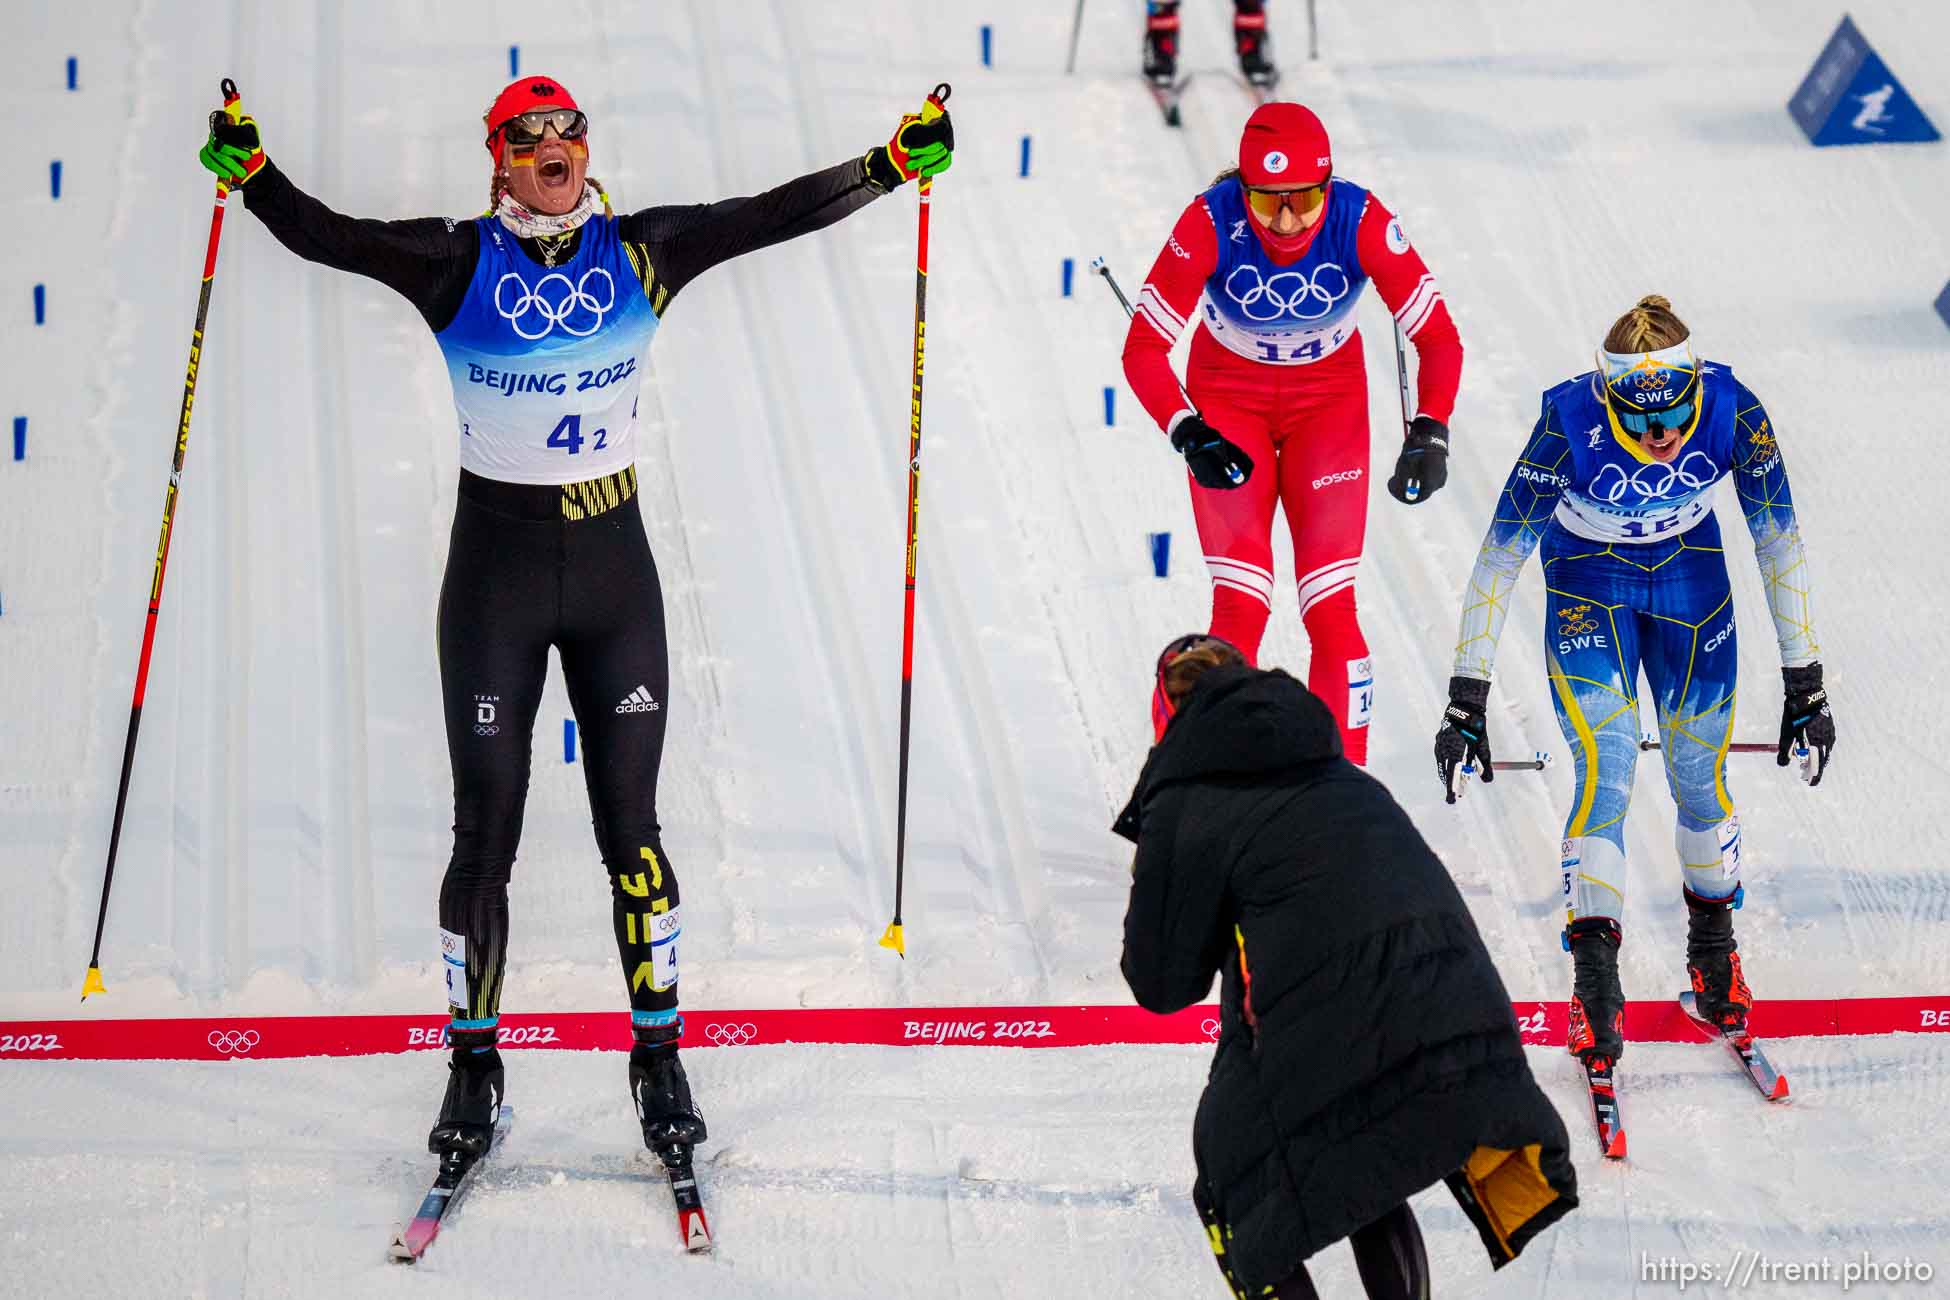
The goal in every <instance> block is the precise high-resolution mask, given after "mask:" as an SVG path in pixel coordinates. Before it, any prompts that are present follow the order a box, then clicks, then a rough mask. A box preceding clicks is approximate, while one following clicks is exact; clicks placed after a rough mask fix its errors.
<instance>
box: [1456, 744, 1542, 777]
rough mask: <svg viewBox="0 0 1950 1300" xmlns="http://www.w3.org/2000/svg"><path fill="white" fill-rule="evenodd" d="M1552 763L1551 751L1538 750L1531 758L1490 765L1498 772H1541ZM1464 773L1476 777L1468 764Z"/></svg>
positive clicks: (1500, 761) (1496, 761) (1506, 760)
mask: <svg viewBox="0 0 1950 1300" xmlns="http://www.w3.org/2000/svg"><path fill="white" fill-rule="evenodd" d="M1551 761H1552V759H1551V753H1550V751H1549V750H1547V749H1538V750H1532V751H1531V754H1530V757H1529V758H1499V759H1497V760H1495V761H1494V762H1492V763H1491V764H1490V768H1491V770H1492V771H1497V772H1541V771H1543V770H1544V769H1545V768H1547V767H1549V766H1550V765H1551ZM1463 772H1464V773H1465V774H1467V775H1472V776H1473V775H1474V773H1473V772H1471V770H1470V767H1469V765H1467V764H1465V765H1464V767H1463Z"/></svg>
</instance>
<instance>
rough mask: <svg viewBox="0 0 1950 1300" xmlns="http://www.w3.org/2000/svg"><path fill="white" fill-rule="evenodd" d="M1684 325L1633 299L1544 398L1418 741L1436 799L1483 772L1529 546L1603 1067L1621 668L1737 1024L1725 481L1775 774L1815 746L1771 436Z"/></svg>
mask: <svg viewBox="0 0 1950 1300" xmlns="http://www.w3.org/2000/svg"><path fill="white" fill-rule="evenodd" d="M1690 338H1691V332H1690V331H1689V330H1688V329H1687V327H1686V325H1685V323H1684V322H1682V321H1681V320H1680V319H1679V318H1678V317H1677V316H1675V315H1674V314H1673V312H1672V304H1671V303H1669V302H1667V300H1666V299H1664V298H1662V297H1660V296H1658V295H1657V294H1653V295H1649V296H1647V297H1645V298H1642V299H1640V300H1639V302H1638V304H1637V305H1636V306H1634V307H1633V308H1632V309H1631V310H1630V311H1628V312H1626V313H1625V314H1624V315H1623V316H1621V317H1619V318H1618V320H1617V322H1616V323H1614V324H1613V325H1612V327H1611V330H1610V332H1608V333H1607V334H1606V335H1605V340H1604V346H1603V349H1602V350H1601V351H1600V352H1599V354H1598V357H1597V362H1598V367H1597V369H1595V370H1589V371H1586V372H1585V373H1583V374H1580V375H1577V376H1574V377H1573V378H1571V379H1567V380H1565V381H1564V382H1563V383H1561V384H1558V385H1557V386H1556V387H1554V388H1551V389H1549V390H1548V391H1546V392H1545V393H1544V397H1543V410H1542V413H1541V414H1540V415H1539V416H1538V417H1537V424H1536V426H1535V428H1534V429H1532V431H1531V435H1530V440H1529V441H1528V442H1527V443H1526V444H1525V446H1524V449H1523V451H1522V453H1521V454H1519V455H1518V457H1517V463H1516V465H1515V466H1514V467H1513V468H1512V469H1511V471H1510V477H1509V479H1508V480H1507V481H1506V482H1505V484H1504V487H1503V494H1502V496H1501V497H1500V498H1498V501H1497V508H1496V514H1495V517H1494V518H1493V519H1492V520H1491V523H1490V527H1489V531H1488V533H1487V534H1485V536H1484V538H1483V545H1482V549H1481V551H1480V552H1479V553H1478V555H1477V559H1476V567H1475V569H1474V570H1473V571H1472V572H1471V574H1470V577H1469V587H1468V590H1467V592H1466V594H1465V596H1464V601H1463V612H1462V624H1461V627H1460V629H1459V630H1458V632H1457V634H1456V659H1455V676H1453V677H1452V678H1450V681H1449V706H1448V709H1447V711H1446V712H1445V713H1444V715H1443V720H1442V725H1441V727H1440V729H1439V730H1438V731H1437V733H1436V740H1435V757H1436V767H1437V771H1438V775H1439V776H1440V777H1441V779H1442V782H1443V786H1444V790H1445V792H1446V797H1447V799H1448V801H1449V802H1450V803H1454V802H1455V801H1456V797H1457V795H1458V794H1460V793H1461V791H1462V788H1463V782H1464V776H1465V771H1466V769H1471V768H1473V769H1474V770H1476V771H1480V772H1481V773H1482V776H1483V779H1484V780H1485V781H1488V780H1491V779H1493V777H1494V773H1493V771H1492V770H1491V768H1490V746H1489V729H1488V724H1487V722H1486V720H1485V712H1484V711H1485V707H1486V705H1487V702H1488V699H1489V690H1490V672H1491V669H1492V668H1493V667H1494V665H1495V661H1496V645H1497V640H1498V638H1499V637H1500V636H1501V635H1502V632H1503V621H1504V618H1505V617H1506V615H1507V614H1508V612H1509V596H1510V592H1511V589H1512V588H1514V587H1515V586H1516V582H1517V575H1518V574H1519V573H1520V572H1521V571H1522V569H1523V566H1524V563H1525V561H1526V560H1528V559H1529V557H1530V553H1531V551H1532V550H1534V549H1536V548H1537V547H1538V545H1539V544H1540V543H1541V545H1542V547H1543V555H1544V587H1545V595H1546V604H1545V608H1544V629H1543V631H1544V654H1545V658H1546V660H1547V661H1548V663H1549V671H1550V685H1551V699H1552V701H1553V702H1554V703H1555V704H1556V707H1557V722H1558V726H1559V727H1560V728H1561V729H1562V731H1563V733H1564V740H1565V743H1566V744H1567V745H1569V746H1570V748H1571V756H1572V761H1573V764H1574V766H1575V773H1576V777H1575V781H1574V782H1573V792H1574V802H1573V804H1572V807H1571V812H1570V816H1569V817H1568V818H1567V819H1566V822H1565V826H1564V843H1563V853H1562V861H1561V866H1562V871H1563V879H1564V902H1565V907H1566V909H1567V924H1566V929H1565V939H1566V945H1567V947H1568V948H1569V949H1570V952H1571V956H1572V961H1573V966H1574V970H1575V974H1574V978H1573V985H1574V987H1573V993H1572V998H1571V1030H1570V1050H1571V1051H1572V1053H1573V1054H1575V1055H1576V1056H1578V1057H1579V1058H1580V1060H1582V1061H1583V1062H1584V1063H1585V1065H1586V1066H1587V1068H1588V1069H1591V1070H1594V1071H1596V1076H1594V1077H1603V1078H1607V1079H1608V1076H1609V1073H1610V1069H1611V1066H1612V1065H1614V1064H1615V1063H1616V1062H1617V1060H1618V1058H1619V1055H1620V1053H1621V1052H1623V1050H1624V1045H1625V1044H1624V1033H1623V1014H1624V1006H1625V999H1624V993H1623V991H1622V990H1621V989H1620V987H1619V981H1618V946H1619V943H1620V942H1621V939H1622V937H1623V930H1622V927H1621V923H1622V920H1623V918H1624V915H1625V814H1626V811H1627V808H1628V806H1629V804H1630V802H1631V797H1632V781H1633V776H1634V773H1635V772H1636V770H1637V767H1638V757H1639V703H1638V685H1639V670H1640V669H1641V667H1642V668H1643V669H1644V671H1645V677H1646V681H1647V683H1648V684H1649V685H1650V687H1651V691H1652V704H1653V710H1654V713H1655V716H1656V717H1657V719H1658V725H1659V738H1660V744H1661V753H1660V757H1661V758H1662V759H1663V760H1664V764H1665V772H1666V785H1667V788H1668V789H1669V790H1670V791H1671V792H1672V800H1673V803H1674V804H1675V805H1676V806H1677V809H1678V827H1677V834H1676V841H1675V848H1676V850H1677V852H1678V855H1679V862H1680V867H1681V872H1682V876H1683V878H1684V885H1683V886H1682V895H1683V897H1684V899H1685V903H1686V910H1687V928H1686V969H1687V974H1688V976H1689V978H1690V981H1691V984H1692V987H1693V989H1694V991H1695V993H1696V995H1697V1006H1698V1009H1699V1011H1700V1014H1701V1015H1702V1016H1704V1017H1705V1018H1706V1019H1708V1020H1711V1021H1713V1022H1714V1023H1715V1024H1717V1025H1719V1026H1721V1027H1722V1028H1723V1029H1728V1030H1735V1031H1737V1030H1739V1029H1741V1028H1742V1027H1743V1026H1744V1025H1745V1023H1746V1018H1747V1012H1748V1010H1749V1009H1750V1008H1751V1007H1752V1005H1753V995H1752V993H1751V992H1750V991H1749V989H1748V987H1747V982H1746V979H1745V978H1744V974H1743V972H1742V971H1741V968H1740V956H1739V953H1738V952H1737V951H1736V950H1735V943H1734V938H1733V909H1734V908H1736V907H1738V906H1739V905H1740V902H1741V899H1742V897H1743V896H1744V891H1743V890H1742V888H1741V884H1740V820H1739V817H1738V816H1737V815H1736V814H1735V812H1734V807H1733V797H1732V795H1730V794H1729V793H1728V792H1727V782H1726V757H1727V746H1728V745H1729V744H1730V743H1731V741H1732V739H1733V712H1734V709H1733V703H1734V684H1735V682H1734V679H1735V670H1736V667H1737V665H1738V656H1737V654H1736V641H1735V638H1734V612H1733V594H1732V590H1731V588H1730V587H1729V586H1728V582H1727V567H1726V558H1725V554H1724V552H1723V550H1722V548H1721V544H1720V525H1719V521H1718V520H1717V519H1716V518H1715V517H1714V514H1713V501H1712V493H1713V487H1714V485H1715V484H1716V483H1718V482H1719V481H1720V480H1721V479H1722V478H1725V477H1729V476H1730V477H1731V478H1732V480H1733V486H1734V493H1735V496H1736V497H1737V499H1738V500H1739V502H1740V507H1741V510H1742V512H1743V513H1744V514H1745V515H1746V519H1747V530H1748V532H1750V533H1751V534H1752V535H1753V539H1754V553H1755V559H1756V560H1757V561H1758V563H1759V565H1760V573H1761V579H1762V581H1763V582H1764V583H1765V584H1766V588H1767V601H1768V607H1769V609H1770V611H1771V612H1772V614H1773V618H1774V634H1775V639H1776V640H1777V641H1778V642H1779V645H1780V652H1781V674H1782V678H1783V681H1784V685H1785V696H1786V698H1785V702H1784V704H1783V706H1782V714H1781V731H1780V748H1779V752H1778V754H1777V755H1776V757H1777V760H1778V762H1779V763H1780V764H1781V765H1783V766H1785V765H1786V764H1787V761H1788V751H1789V749H1790V748H1791V747H1794V746H1797V745H1801V744H1803V743H1804V742H1805V745H1806V747H1807V748H1808V750H1809V751H1810V752H1809V754H1808V756H1807V760H1806V762H1805V764H1804V775H1805V778H1806V780H1807V781H1808V783H1809V784H1810V785H1814V784H1818V783H1819V782H1820V781H1821V778H1822V773H1823V771H1824V770H1825V768H1826V766H1827V763H1828V755H1829V751H1830V749H1831V748H1832V747H1833V746H1834V743H1835V724H1834V719H1833V718H1832V716H1831V715H1830V713H1829V709H1828V703H1827V693H1826V691H1825V690H1824V689H1823V686H1822V670H1821V662H1820V654H1821V647H1820V645H1819V643H1818V642H1817V641H1816V639H1815V632H1814V623H1813V620H1812V617H1811V615H1810V612H1809V599H1808V593H1809V587H1810V583H1809V578H1808V563H1807V556H1806V553H1805V551H1804V549H1803V547H1802V543H1801V532H1800V528H1799V526H1798V525H1797V524H1796V522H1795V516H1794V500H1793V497H1792V496H1791V495H1790V493H1789V491H1788V481H1787V467H1786V464H1785V463H1784V462H1783V460H1782V459H1781V450H1780V446H1779V443H1778V440H1777V437H1776V430H1775V428H1774V426H1773V424H1772V422H1771V421H1770V420H1769V419H1768V416H1767V412H1766V411H1765V410H1764V409H1763V408H1762V407H1761V404H1760V400H1759V399H1758V398H1756V397H1755V396H1754V395H1753V393H1751V392H1750V391H1748V389H1747V388H1746V386H1745V385H1743V384H1742V383H1741V382H1740V381H1739V380H1738V379H1735V378H1734V376H1733V372H1732V371H1731V370H1729V369H1728V368H1727V367H1726V366H1724V365H1722V364H1719V363H1717V362H1711V361H1701V360H1700V359H1699V358H1698V357H1697V356H1696V355H1695V354H1694V351H1693V347H1692V344H1691V342H1690ZM1601 1136H1602V1134H1601ZM1619 1154H1622V1151H1621V1152H1619Z"/></svg>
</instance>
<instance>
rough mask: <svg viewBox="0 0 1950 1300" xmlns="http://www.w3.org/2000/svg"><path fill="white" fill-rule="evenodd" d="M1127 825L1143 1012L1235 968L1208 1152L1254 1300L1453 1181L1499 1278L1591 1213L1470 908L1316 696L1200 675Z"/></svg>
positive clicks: (1181, 1001) (1129, 941) (1279, 684)
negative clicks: (1344, 742)
mask: <svg viewBox="0 0 1950 1300" xmlns="http://www.w3.org/2000/svg"><path fill="white" fill-rule="evenodd" d="M1114 829H1115V830H1116V831H1117V833H1119V834H1121V835H1123V836H1125V837H1126V838H1127V839H1130V840H1133V841H1135V842H1136V843H1137V846H1138V850H1137V861H1136V864H1135V866H1134V869H1133V879H1132V883H1131V902H1130V909H1129V911H1128V912H1127V913H1126V915H1125V918H1124V957H1123V963H1122V965H1123V971H1124V978H1125V980H1126V981H1128V982H1129V984H1130V986H1131V992H1132V993H1133V994H1134V995H1135V996H1136V998H1137V1000H1138V1002H1139V1004H1140V1005H1142V1006H1144V1007H1146V1008H1147V1009H1149V1010H1152V1011H1157V1012H1172V1011H1176V1010H1178V1009H1180V1008H1181V1007H1186V1006H1190V1005H1191V1004H1193V1003H1195V1002H1198V1001H1199V1000H1201V999H1202V998H1204V997H1205V995H1206V994H1207V992H1208V991H1209V990H1210V989H1211V986H1212V976H1213V974H1214V973H1215V972H1223V981H1222V984H1221V989H1220V1003H1221V1013H1220V1031H1219V1042H1218V1048H1217V1051H1216V1052H1215V1054H1214V1056H1213V1059H1212V1070H1211V1074H1210V1076H1209V1077H1208V1079H1207V1082H1206V1086H1205V1094H1204V1096H1203V1097H1202V1098H1201V1099H1200V1102H1199V1107H1198V1116H1197V1119H1196V1120H1195V1122H1194V1124H1193V1130H1192V1144H1193V1148H1194V1151H1195V1153H1196V1156H1197V1160H1198V1171H1199V1179H1200V1182H1201V1184H1202V1185H1203V1190H1204V1192H1205V1195H1206V1197H1207V1198H1208V1199H1209V1201H1210V1203H1211V1205H1212V1207H1213V1208H1214V1210H1215V1211H1216V1215H1217V1218H1218V1219H1219V1221H1220V1222H1221V1223H1222V1224H1223V1225H1224V1227H1225V1230H1226V1242H1225V1245H1226V1249H1225V1252H1224V1253H1225V1256H1226V1262H1227V1263H1229V1266H1230V1268H1231V1269H1232V1271H1233V1273H1234V1275H1235V1276H1236V1277H1237V1278H1238V1279H1239V1281H1241V1282H1243V1283H1245V1284H1246V1285H1247V1287H1248V1289H1249V1291H1250V1292H1251V1293H1252V1294H1257V1293H1258V1290H1259V1288H1261V1287H1263V1286H1267V1285H1272V1284H1277V1283H1279V1282H1281V1281H1283V1280H1284V1279H1286V1278H1287V1277H1289V1276H1290V1275H1291V1274H1292V1273H1293V1272H1294V1271H1295V1270H1296V1269H1297V1268H1299V1267H1300V1266H1301V1264H1302V1263H1303V1262H1304V1261H1305V1260H1306V1258H1307V1257H1308V1256H1310V1255H1312V1254H1313V1253H1314V1252H1316V1251H1318V1250H1319V1249H1321V1248H1322V1247H1323V1246H1326V1245H1328V1244H1330V1243H1332V1242H1335V1241H1338V1240H1340V1239H1342V1238H1344V1237H1346V1236H1347V1235H1348V1234H1349V1233H1351V1232H1353V1231H1354V1230H1355V1229H1357V1228H1360V1227H1362V1226H1363V1225H1365V1224H1368V1223H1371V1222H1373V1221H1374V1220H1376V1219H1378V1218H1380V1217H1381V1216H1382V1215H1383V1214H1386V1213H1387V1212H1388V1211H1389V1210H1391V1209H1393V1208H1394V1207H1395V1206H1397V1205H1399V1204H1401V1203H1402V1202H1403V1201H1405V1200H1407V1199H1408V1198H1409V1196H1410V1195H1412V1194H1413V1193H1415V1192H1418V1191H1420V1190H1421V1189H1422V1188H1424V1187H1427V1186H1429V1185H1430V1184H1432V1183H1434V1182H1437V1181H1439V1180H1445V1179H1446V1180H1447V1181H1448V1183H1449V1186H1450V1188H1451V1190H1452V1191H1454V1192H1455V1193H1456V1197H1457V1199H1458V1201H1460V1202H1461V1203H1462V1206H1463V1209H1464V1210H1465V1211H1466V1212H1467V1213H1468V1214H1469V1216H1470V1218H1471V1220H1472V1221H1473V1222H1474V1223H1475V1224H1476V1225H1477V1228H1478V1230H1479V1232H1480V1233H1481V1234H1482V1237H1483V1242H1484V1245H1485V1247H1486V1248H1487V1249H1488V1250H1489V1253H1490V1258H1491V1260H1492V1262H1493V1263H1494V1264H1495V1265H1496V1266H1497V1267H1501V1266H1502V1265H1503V1264H1505V1263H1507V1262H1509V1260H1511V1259H1513V1258H1515V1257H1516V1255H1517V1253H1518V1252H1519V1251H1521V1250H1522V1249H1523V1247H1524V1245H1525V1244H1527V1243H1528V1242H1529V1240H1530V1239H1531V1238H1532V1237H1534V1236H1535V1235H1536V1234H1537V1233H1538V1232H1540V1231H1542V1230H1543V1229H1544V1228H1546V1227H1548V1226H1549V1225H1550V1224H1551V1223H1553V1222H1555V1221H1556V1220H1557V1219H1558V1218H1560V1217H1561V1216H1562V1215H1564V1214H1565V1213H1567V1212H1568V1211H1569V1210H1571V1209H1572V1208H1574V1207H1575V1206H1576V1205H1577V1177H1576V1174H1575V1173H1574V1171H1573V1170H1572V1168H1571V1160H1570V1154H1569V1150H1568V1142H1567V1139H1566V1137H1565V1131H1564V1123H1563V1121H1562V1120H1561V1119H1560V1118H1559V1117H1558V1114H1557V1111H1556V1110H1555V1109H1554V1108H1553V1107H1552V1106H1551V1104H1550V1102H1549V1100H1548V1099H1547V1098H1545V1096H1544V1094H1543V1092H1542V1091H1541V1090H1540V1089H1539V1088H1538V1087H1537V1083H1536V1080H1535V1079H1533V1078H1532V1077H1531V1073H1530V1067H1529V1064H1528V1062H1526V1061H1525V1059H1524V1054H1523V1048H1522V1045H1521V1040H1520V1038H1519V1035H1518V1031H1517V1025H1516V1019H1515V1016H1514V1015H1513V1013H1512V1011H1511V1009H1510V999H1509V995H1508V994H1507V993H1506V992H1505V991H1504V987H1503V981H1502V980H1501V979H1500V978H1499V977H1498V975H1497V973H1496V968H1495V966H1494V965H1493V964H1492V963H1491V961H1490V957H1489V953H1488V952H1487V950H1485V948H1484V947H1483V941H1482V938H1481V937H1480V936H1479V935H1478V933H1477V931H1476V925H1475V922H1474V921H1473V920H1471V918H1470V915H1469V910H1468V908H1467V907H1466V906H1465V904H1464V903H1463V900H1462V896H1461V895H1460V894H1459V893H1457V891H1456V887H1455V884H1454V882H1452V881H1451V880H1450V879H1449V874H1448V872H1447V871H1446V870H1444V868H1443V866H1442V863H1441V862H1440V861H1439V860H1438V859H1437V858H1436V856H1435V854H1434V853H1433V852H1431V851H1430V849H1429V847H1428V845H1427V844H1425V843H1424V842H1423V840H1422V837H1421V836H1420V835H1419V834H1418V833H1417V832H1416V830H1415V828H1414V826H1413V825H1411V824H1410V822H1409V820H1408V816H1407V814H1406V813H1404V812H1403V811H1402V809H1401V807H1400V806H1399V805H1397V804H1396V803H1395V801H1394V799H1393V797H1392V796H1390V795H1389V793H1388V791H1387V789H1386V787H1384V786H1383V785H1382V784H1381V783H1380V782H1378V781H1376V780H1374V779H1373V778H1372V777H1370V776H1368V775H1367V774H1366V773H1365V772H1362V771H1361V770H1360V769H1359V768H1357V767H1355V766H1354V765H1353V764H1351V763H1349V762H1348V761H1347V760H1346V759H1344V758H1343V757H1342V756H1341V746H1340V737H1339V734H1338V732H1337V731H1336V728H1335V724H1334V719H1333V716H1332V715H1331V714H1330V713H1329V712H1328V711H1327V708H1326V706H1325V705H1324V704H1322V703H1321V702H1320V700H1319V699H1318V698H1316V697H1315V696H1314V695H1313V694H1312V693H1310V692H1309V691H1308V690H1307V688H1306V687H1305V686H1303V685H1301V684H1300V683H1299V682H1297V681H1295V680H1294V679H1293V678H1291V677H1289V676H1287V675H1286V674H1285V673H1282V672H1277V671H1275V672H1261V671H1259V670H1257V669H1251V668H1245V667H1240V666H1233V667H1225V668H1217V669H1213V670H1211V671H1209V672H1208V673H1206V675H1205V676H1204V677H1203V678H1201V679H1200V680H1199V682H1198V684H1197V685H1196V686H1195V687H1194V688H1193V690H1192V693H1191V694H1190V696H1188V697H1187V698H1186V700H1185V702H1184V705H1183V707H1181V708H1180V710H1179V712H1178V716H1177V717H1175V718H1174V719H1173V720H1172V723H1171V726H1170V728H1169V729H1168V730H1167V731H1166V733H1165V736H1164V739H1163V740H1162V741H1160V742H1159V744H1158V745H1157V747H1156V748H1154V749H1153V750H1152V751H1151V755H1150V758H1149V759H1148V760H1147V761H1146V763H1145V765H1144V772H1143V774H1142V775H1141V776H1140V777H1139V778H1138V784H1137V789H1136V791H1135V792H1134V793H1133V794H1132V796H1131V801H1130V803H1129V804H1128V805H1127V806H1126V807H1125V809H1124V811H1123V813H1122V814H1121V815H1120V816H1119V817H1118V820H1117V823H1116V826H1115V827H1114Z"/></svg>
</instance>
